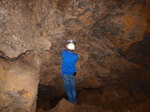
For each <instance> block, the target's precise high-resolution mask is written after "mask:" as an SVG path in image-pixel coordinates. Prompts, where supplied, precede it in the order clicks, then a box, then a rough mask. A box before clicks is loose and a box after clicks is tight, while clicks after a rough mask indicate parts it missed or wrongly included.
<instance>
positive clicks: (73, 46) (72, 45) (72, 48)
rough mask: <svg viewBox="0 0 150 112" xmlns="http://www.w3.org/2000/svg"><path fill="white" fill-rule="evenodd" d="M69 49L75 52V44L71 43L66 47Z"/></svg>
mask: <svg viewBox="0 0 150 112" xmlns="http://www.w3.org/2000/svg"><path fill="white" fill-rule="evenodd" d="M66 47H67V49H68V50H69V51H74V50H75V44H74V43H73V42H70V43H68V44H67V45H66Z"/></svg>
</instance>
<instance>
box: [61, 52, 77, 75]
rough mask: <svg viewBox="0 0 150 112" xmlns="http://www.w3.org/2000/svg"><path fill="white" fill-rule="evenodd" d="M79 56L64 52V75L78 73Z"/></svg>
mask: <svg viewBox="0 0 150 112" xmlns="http://www.w3.org/2000/svg"><path fill="white" fill-rule="evenodd" d="M77 60H78V55H77V54H76V53H73V52H69V51H67V49H65V50H64V51H63V52H62V74H73V73H74V72H75V71H76V67H75V66H76V62H77Z"/></svg>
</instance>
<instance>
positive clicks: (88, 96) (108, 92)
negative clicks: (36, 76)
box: [37, 83, 150, 112]
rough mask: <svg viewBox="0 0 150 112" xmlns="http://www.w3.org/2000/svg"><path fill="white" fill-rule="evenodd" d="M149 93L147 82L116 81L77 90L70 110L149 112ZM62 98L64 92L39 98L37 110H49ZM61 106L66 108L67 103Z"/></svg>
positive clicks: (45, 111)
mask: <svg viewBox="0 0 150 112" xmlns="http://www.w3.org/2000/svg"><path fill="white" fill-rule="evenodd" d="M149 93H150V90H149V84H145V83H135V84H133V85H130V87H129V85H127V84H126V85H125V84H119V83H118V84H117V85H109V86H107V87H106V86H104V87H101V88H97V89H96V88H95V89H94V88H91V89H82V90H77V104H76V109H75V110H74V111H73V110H72V111H73V112H82V111H83V112H84V111H86V109H87V111H89V112H90V109H88V108H86V107H87V106H88V107H90V106H94V107H95V108H97V109H95V110H94V111H96V112H150V108H149V105H150V94H149ZM62 98H65V99H67V96H66V95H65V94H64V95H63V96H61V97H58V98H54V99H51V100H42V98H39V99H38V103H37V105H38V107H37V112H51V111H50V110H51V109H52V108H54V107H55V106H56V105H57V104H58V103H59V101H60V100H61V99H62ZM85 105H86V107H85V108H83V107H82V106H85ZM79 106H80V107H79ZM81 107H82V108H81ZM63 108H68V107H67V104H66V105H65V107H63ZM100 108H101V109H103V110H101V109H100ZM57 111H58V110H57ZM72 111H71V112H72ZM91 111H92V110H91ZM62 112H63V111H62Z"/></svg>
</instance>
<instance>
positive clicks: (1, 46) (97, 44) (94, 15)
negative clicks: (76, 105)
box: [0, 0, 150, 112]
mask: <svg viewBox="0 0 150 112" xmlns="http://www.w3.org/2000/svg"><path fill="white" fill-rule="evenodd" d="M149 25H150V1H149V0H140V1H139V0H133V1H131V0H119V1H118V0H9V1H8V0H1V1H0V56H1V58H2V59H0V60H2V61H1V63H0V66H1V71H2V72H1V74H0V84H1V85H0V102H1V101H4V100H5V99H8V100H9V103H8V102H5V103H2V104H1V103H0V111H2V112H3V111H4V112H5V111H14V112H16V111H22V112H23V111H31V112H34V110H35V109H34V108H35V106H34V105H35V102H36V96H37V89H38V82H39V80H38V78H39V76H40V85H39V94H38V95H39V96H43V97H44V98H52V97H57V96H60V95H62V94H64V92H65V91H64V87H63V82H62V79H61V52H62V51H63V50H64V49H65V44H66V40H67V39H74V40H75V41H76V43H77V46H76V51H75V52H76V53H77V54H78V55H79V59H78V63H77V76H76V88H77V89H82V88H97V87H101V86H104V85H107V84H115V83H121V82H125V83H131V84H132V83H133V82H134V81H137V83H139V82H144V83H148V80H149V79H150V73H149V68H148V67H149V66H150V65H149V62H150V61H149V60H150V59H149V55H150V54H149V53H150V52H149V37H150V28H149ZM143 45H144V48H143V49H144V50H143V49H142V47H143ZM137 46H138V47H137ZM139 46H141V47H140V49H139ZM130 48H131V49H130ZM139 51H140V53H139ZM137 55H138V56H137ZM8 60H9V61H8ZM5 63H7V66H9V67H10V68H9V67H7V66H6V68H9V69H6V70H5V67H4V65H5ZM15 67H16V68H15ZM13 71H14V72H15V73H13ZM21 71H23V72H21ZM9 77H12V78H9ZM35 77H36V78H35ZM13 79H14V80H15V81H16V82H15V81H12V80H13ZM24 79H26V80H27V81H26V80H24ZM28 79H30V80H28ZM130 79H131V80H130ZM127 80H130V81H129V82H128V81H127ZM21 82H22V83H21ZM20 83H21V84H20ZM3 85H5V87H4V86H3ZM9 85H12V86H9ZM31 85H32V86H31ZM29 96H30V97H29ZM5 101H6V100H5ZM17 101H18V102H22V103H20V104H18V103H16V104H15V103H13V102H17ZM32 105H33V106H32ZM9 107H10V108H9ZM32 108H33V109H32ZM5 109H6V110H5ZM16 109H18V110H16ZM19 109H22V110H19Z"/></svg>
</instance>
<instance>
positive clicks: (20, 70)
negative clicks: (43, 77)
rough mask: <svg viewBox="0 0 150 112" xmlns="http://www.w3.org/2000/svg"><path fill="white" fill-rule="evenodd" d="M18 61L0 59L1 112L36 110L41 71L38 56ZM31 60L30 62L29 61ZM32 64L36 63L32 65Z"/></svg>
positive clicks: (30, 111) (34, 55)
mask: <svg viewBox="0 0 150 112" xmlns="http://www.w3.org/2000/svg"><path fill="white" fill-rule="evenodd" d="M30 57H32V58H29V56H27V57H26V58H28V60H25V59H23V57H21V58H20V59H19V60H17V61H15V62H14V61H8V60H7V61H6V60H4V59H0V111H1V112H34V111H35V109H36V100H37V88H38V84H39V75H38V74H39V71H38V68H37V66H36V64H35V63H34V60H36V61H38V58H37V57H36V54H32V55H30ZM29 60H30V61H29ZM31 63H34V65H32V64H31Z"/></svg>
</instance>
